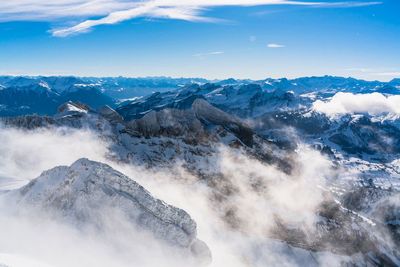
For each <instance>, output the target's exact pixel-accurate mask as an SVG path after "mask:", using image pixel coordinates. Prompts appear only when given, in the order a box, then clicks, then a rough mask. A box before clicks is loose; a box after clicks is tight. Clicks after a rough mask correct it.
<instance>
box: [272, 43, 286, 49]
mask: <svg viewBox="0 0 400 267" xmlns="http://www.w3.org/2000/svg"><path fill="white" fill-rule="evenodd" d="M267 47H268V48H283V47H286V46H285V45H283V44H274V43H271V44H267Z"/></svg>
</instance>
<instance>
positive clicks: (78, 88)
mask: <svg viewBox="0 0 400 267" xmlns="http://www.w3.org/2000/svg"><path fill="white" fill-rule="evenodd" d="M175 91H176V92H175ZM399 91H400V85H399V82H398V80H396V79H394V80H393V81H391V82H389V83H384V82H379V81H372V82H370V81H363V80H357V79H354V78H343V77H333V76H323V77H304V78H298V79H291V80H290V79H285V78H283V79H265V80H257V81H256V80H236V79H227V80H221V81H212V82H211V81H208V80H206V79H199V78H168V77H153V78H125V77H115V78H109V77H104V78H95V77H72V76H67V77H63V76H57V77H42V76H37V77H18V76H17V77H12V76H1V77H0V116H15V115H24V114H34V113H37V114H43V115H53V114H55V112H56V108H57V107H58V106H59V105H61V104H62V103H64V102H67V101H74V102H81V103H84V104H87V105H89V106H91V107H92V108H95V109H96V108H98V107H101V106H103V105H109V106H112V107H113V106H115V105H116V103H123V104H122V105H125V104H126V103H133V102H135V99H137V98H138V97H143V96H148V95H151V94H152V93H154V95H153V96H152V101H157V100H156V98H157V94H161V95H160V96H158V98H162V99H163V100H162V101H160V105H161V102H166V101H168V100H166V99H165V98H166V97H167V96H168V95H169V96H168V97H169V98H171V97H174V98H176V100H179V101H180V100H182V99H183V98H184V96H185V94H193V93H195V94H196V95H201V96H203V97H204V98H206V99H207V100H208V101H209V102H210V103H212V104H214V105H216V106H219V107H221V108H227V107H229V109H230V111H233V112H235V113H236V114H237V115H241V116H249V115H251V116H255V115H257V114H260V113H263V112H264V111H265V109H270V110H273V109H276V108H279V109H282V108H298V107H299V106H300V105H303V104H304V102H306V101H305V97H304V96H307V95H309V96H311V95H312V96H314V97H329V96H332V95H333V94H335V93H337V92H352V93H371V92H380V93H383V94H398V93H399ZM175 95H176V96H175ZM132 100H133V102H132ZM140 101H142V100H140ZM136 103H138V102H137V101H136ZM182 104H183V103H181V104H180V105H182ZM168 105H172V106H173V104H172V103H169V104H168ZM243 105H247V107H244V106H243ZM160 107H161V106H160ZM141 109H142V111H141V112H145V111H146V108H145V107H142V108H141ZM121 112H123V111H121Z"/></svg>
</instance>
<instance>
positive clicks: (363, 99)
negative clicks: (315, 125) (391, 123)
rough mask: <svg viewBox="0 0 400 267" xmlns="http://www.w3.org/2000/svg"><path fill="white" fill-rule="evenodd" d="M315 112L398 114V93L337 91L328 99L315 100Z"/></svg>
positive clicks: (399, 113) (329, 113)
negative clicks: (388, 94)
mask: <svg viewBox="0 0 400 267" xmlns="http://www.w3.org/2000/svg"><path fill="white" fill-rule="evenodd" d="M313 109H314V110H315V111H317V112H321V113H325V114H326V115H328V116H340V115H344V114H356V113H365V114H370V115H373V116H374V115H385V114H389V115H393V116H399V115H400V95H393V96H384V95H383V94H380V93H371V94H352V93H342V92H341V93H337V94H335V95H334V96H333V97H332V98H331V99H330V100H329V101H326V102H324V101H321V100H317V101H315V102H314V104H313Z"/></svg>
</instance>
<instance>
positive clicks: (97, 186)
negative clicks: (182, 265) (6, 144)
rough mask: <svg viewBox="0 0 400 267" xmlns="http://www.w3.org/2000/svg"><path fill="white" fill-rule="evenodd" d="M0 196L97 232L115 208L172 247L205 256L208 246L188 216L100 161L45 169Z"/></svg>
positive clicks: (136, 224) (24, 207)
mask: <svg viewBox="0 0 400 267" xmlns="http://www.w3.org/2000/svg"><path fill="white" fill-rule="evenodd" d="M3 197H4V198H6V201H7V203H8V205H14V203H16V204H15V205H17V206H18V208H17V209H21V210H24V209H29V207H32V206H33V207H35V208H39V209H41V210H45V211H46V212H50V213H51V214H56V216H57V217H60V218H61V219H63V220H66V221H68V222H70V223H73V224H77V225H80V226H81V227H82V225H83V226H85V225H86V226H87V225H95V226H96V227H97V229H99V231H100V232H101V231H102V230H101V229H102V228H104V227H106V225H107V224H110V222H109V221H110V220H112V216H116V214H118V212H120V213H121V214H122V215H123V217H124V218H127V220H128V222H129V223H131V224H134V225H135V226H138V227H140V228H142V229H144V230H146V231H150V232H151V233H152V234H153V235H154V236H155V237H156V238H159V239H161V240H164V241H166V242H168V243H169V244H170V245H171V246H176V247H180V248H182V249H186V250H187V252H188V253H194V254H195V255H194V256H207V257H210V252H209V250H208V248H207V246H206V245H205V244H204V243H203V242H201V241H199V240H198V239H197V237H196V235H197V232H196V223H195V222H194V221H193V220H192V218H191V217H190V216H189V214H187V213H186V212H185V211H183V210H181V209H178V208H176V207H173V206H171V205H168V204H166V203H164V202H163V201H161V200H158V199H156V198H154V197H153V196H152V195H151V194H150V193H149V192H148V191H147V190H146V189H144V188H143V187H142V186H140V185H139V184H137V183H136V182H135V181H134V180H132V179H131V178H128V177H126V176H125V175H123V174H122V173H119V172H117V171H115V170H113V169H112V168H111V167H109V166H107V165H105V164H101V163H98V162H94V161H90V160H87V159H80V160H78V161H76V162H75V163H73V164H72V165H71V166H69V167H68V166H60V167H56V168H54V169H51V170H48V171H45V172H43V173H42V175H41V176H40V177H38V178H36V179H34V180H32V181H31V182H30V183H29V184H27V185H26V186H24V187H22V188H20V189H18V190H15V191H10V192H8V193H7V194H6V195H5V196H3ZM122 215H121V216H122Z"/></svg>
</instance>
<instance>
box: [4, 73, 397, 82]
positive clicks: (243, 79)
mask: <svg viewBox="0 0 400 267" xmlns="http://www.w3.org/2000/svg"><path fill="white" fill-rule="evenodd" d="M0 77H13V78H18V77H24V78H47V77H59V78H68V77H74V78H82V79H90V78H94V79H101V78H106V79H115V78H123V79H174V80H175V79H176V80H178V79H188V80H189V79H198V80H206V81H207V82H220V81H224V80H229V79H234V80H238V81H246V80H247V81H253V82H257V81H263V80H267V79H272V80H281V79H287V80H296V79H304V78H308V79H311V78H325V77H331V78H343V79H355V80H359V81H365V82H381V83H390V82H392V81H394V80H398V79H400V76H396V77H394V78H392V79H390V80H376V79H375V80H367V79H362V78H357V77H354V76H347V77H346V76H335V75H329V74H326V75H320V76H317V75H311V76H298V77H293V78H289V77H276V78H275V77H268V76H267V77H265V78H261V79H251V78H235V77H226V78H213V79H208V78H205V77H185V76H181V77H178V76H177V77H172V76H163V75H161V76H121V75H120V76H79V75H73V74H67V75H23V74H21V75H9V74H0Z"/></svg>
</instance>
